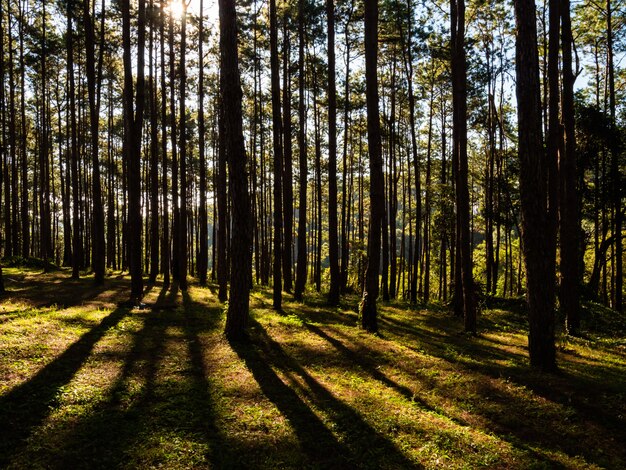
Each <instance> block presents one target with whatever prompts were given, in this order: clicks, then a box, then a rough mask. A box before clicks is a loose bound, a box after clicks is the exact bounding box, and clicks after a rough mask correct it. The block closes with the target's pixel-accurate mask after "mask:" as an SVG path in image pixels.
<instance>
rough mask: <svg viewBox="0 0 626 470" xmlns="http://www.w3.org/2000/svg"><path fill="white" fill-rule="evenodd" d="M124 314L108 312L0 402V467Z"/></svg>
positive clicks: (41, 418)
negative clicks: (98, 322) (94, 325)
mask: <svg viewBox="0 0 626 470" xmlns="http://www.w3.org/2000/svg"><path fill="white" fill-rule="evenodd" d="M127 313H128V310H127V309H121V308H118V309H116V310H114V311H113V312H111V313H110V314H109V315H108V316H106V317H105V318H104V319H102V321H101V322H100V324H99V325H98V326H96V327H94V328H93V329H91V330H90V331H88V332H87V333H85V334H84V335H83V336H81V337H80V339H79V340H78V341H76V342H75V343H73V344H72V345H71V346H70V347H68V348H67V349H66V350H65V351H64V352H63V353H62V354H61V355H60V356H58V357H57V358H56V359H54V360H53V361H52V362H51V363H49V364H48V365H46V366H45V367H44V368H43V369H41V370H40V371H39V372H38V373H37V374H36V375H35V376H33V377H32V378H31V379H29V380H28V381H26V382H24V383H23V384H21V385H18V386H17V387H15V388H13V389H12V390H10V391H9V392H8V393H7V394H6V395H4V396H2V397H1V398H0V423H2V424H1V425H0V467H2V466H3V465H5V464H6V463H7V462H8V461H9V459H10V456H11V455H12V454H14V453H15V452H16V450H17V449H19V448H21V447H22V446H23V444H24V440H25V439H26V438H27V437H28V436H29V435H30V433H31V432H32V430H33V429H34V428H35V427H36V426H38V425H39V424H41V423H42V422H43V421H44V420H45V419H46V417H47V416H48V415H49V414H50V412H51V409H52V408H53V407H54V405H55V396H56V395H57V393H58V391H59V389H60V388H61V387H63V386H64V385H66V384H68V383H69V382H70V380H71V379H72V377H74V375H75V374H76V372H77V371H78V370H79V369H80V367H81V366H82V365H83V364H84V363H85V361H86V360H87V358H88V357H89V355H90V354H91V352H92V350H93V347H94V346H95V344H96V343H97V342H98V341H99V340H100V339H101V338H102V337H103V336H104V335H105V334H106V332H107V331H108V330H110V329H111V328H113V327H115V326H116V325H117V324H118V323H119V322H120V320H122V318H124V316H125V315H126V314H127Z"/></svg>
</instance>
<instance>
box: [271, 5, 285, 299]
mask: <svg viewBox="0 0 626 470" xmlns="http://www.w3.org/2000/svg"><path fill="white" fill-rule="evenodd" d="M270 68H271V71H270V72H271V85H272V134H273V145H274V149H273V152H274V269H273V278H274V279H273V281H274V288H273V292H274V294H273V306H274V309H275V310H280V309H281V308H282V279H281V269H282V253H283V244H282V238H283V212H282V172H283V146H282V138H283V125H282V118H281V115H280V77H279V75H278V74H279V68H280V67H279V64H278V25H277V19H276V0H270Z"/></svg>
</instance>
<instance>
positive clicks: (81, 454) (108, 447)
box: [52, 313, 170, 469]
mask: <svg viewBox="0 0 626 470" xmlns="http://www.w3.org/2000/svg"><path fill="white" fill-rule="evenodd" d="M169 323H170V322H169V319H167V318H165V317H164V316H163V315H160V314H154V313H148V314H146V316H145V320H144V322H143V325H142V328H141V330H139V331H138V332H136V333H135V336H134V341H133V344H132V347H131V349H130V351H129V352H128V353H127V355H126V358H125V362H124V365H123V367H122V370H121V372H120V374H119V375H118V377H117V379H116V380H115V382H114V383H113V385H112V387H111V389H110V390H109V392H108V397H107V399H106V400H105V401H103V402H102V403H98V404H97V405H96V406H95V407H94V408H93V409H91V410H89V413H88V414H86V415H85V416H84V417H82V418H81V419H80V420H79V421H78V422H77V423H76V424H75V425H74V426H73V427H72V429H71V431H70V432H69V433H68V435H66V436H64V443H63V446H62V447H61V448H60V449H57V450H56V452H55V454H56V455H55V456H54V459H52V462H54V468H59V469H64V468H102V469H106V468H115V467H118V466H122V465H123V464H128V462H131V461H132V455H131V454H132V451H133V450H134V448H135V446H136V443H137V441H138V440H139V439H142V438H145V435H142V433H144V432H145V428H146V427H147V426H146V424H145V420H146V419H147V418H149V417H150V416H152V415H153V413H151V412H150V409H151V407H152V406H154V404H155V403H157V401H158V400H159V399H158V397H157V393H156V378H157V375H158V370H159V362H160V359H161V357H162V352H163V343H164V338H165V331H166V328H167V327H168V325H169ZM137 379H139V380H140V381H141V382H142V383H143V386H142V388H141V391H140V392H136V391H135V390H131V389H130V388H129V384H130V383H131V382H134V383H136V382H137Z"/></svg>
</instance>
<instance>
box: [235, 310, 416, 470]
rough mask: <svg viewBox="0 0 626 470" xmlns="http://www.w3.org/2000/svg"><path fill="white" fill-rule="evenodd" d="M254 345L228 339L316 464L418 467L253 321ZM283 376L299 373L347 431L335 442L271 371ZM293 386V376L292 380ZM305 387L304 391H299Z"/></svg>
mask: <svg viewBox="0 0 626 470" xmlns="http://www.w3.org/2000/svg"><path fill="white" fill-rule="evenodd" d="M252 325H253V338H254V340H255V344H241V343H236V342H233V343H231V346H232V348H233V349H234V350H235V351H236V352H237V354H238V355H239V357H240V358H242V359H243V360H244V362H245V363H246V366H247V367H248V368H249V369H250V371H251V372H252V374H253V375H254V378H255V380H256V381H257V382H258V384H259V386H260V387H261V390H262V391H263V393H264V394H265V396H266V397H267V398H268V399H269V400H270V401H272V403H274V404H275V405H276V407H277V408H278V409H279V410H280V411H281V413H282V414H283V415H284V416H285V417H286V418H287V419H288V420H289V422H290V423H291V424H292V426H293V428H294V431H295V432H296V434H297V436H298V439H299V442H300V446H301V448H302V451H303V452H304V453H305V454H306V456H307V457H308V459H309V460H310V462H308V464H309V465H313V466H315V467H319V468H338V469H339V468H341V469H343V468H382V467H386V468H419V465H418V464H417V463H415V462H412V461H410V460H409V459H408V458H407V457H406V456H405V455H404V454H403V453H402V452H401V451H399V450H398V449H397V448H396V447H395V446H394V445H393V443H391V442H390V441H389V440H388V439H387V438H386V437H385V436H384V435H383V434H382V433H380V432H378V431H376V430H375V429H374V428H372V427H371V425H369V424H368V423H367V422H366V421H365V420H364V419H363V417H362V416H361V415H360V414H359V413H358V412H356V411H355V410H354V409H352V408H351V407H350V406H348V405H346V404H344V403H343V402H341V401H340V400H338V399H337V398H336V397H335V396H333V395H332V394H331V393H330V392H329V391H328V390H327V389H326V388H324V387H323V386H322V385H321V384H320V383H319V382H317V381H316V380H315V379H314V378H313V377H311V376H310V375H309V374H308V373H307V372H306V371H305V370H304V369H303V368H302V366H301V365H300V364H299V363H298V362H297V361H296V360H295V359H293V358H292V357H291V356H289V355H288V354H286V353H285V351H284V350H283V349H282V347H281V346H280V344H278V343H277V342H276V341H274V340H273V339H272V338H271V337H270V336H269V335H268V334H267V332H266V331H265V329H264V328H263V327H262V326H261V324H259V323H258V322H256V321H252ZM273 367H275V368H277V369H279V370H281V371H282V372H283V373H284V374H285V375H286V376H288V377H289V376H293V374H296V375H298V376H299V377H300V378H301V379H302V380H303V381H304V383H305V384H306V386H307V387H308V389H309V390H308V391H310V393H309V396H310V397H311V399H312V400H313V402H314V404H315V405H316V406H318V407H319V408H320V409H321V410H323V411H324V412H325V413H326V414H327V415H328V416H329V417H330V419H332V421H334V423H335V425H336V427H337V429H338V430H339V431H340V432H341V433H342V434H344V435H345V436H347V439H346V440H345V443H344V442H340V441H339V440H338V439H337V438H336V437H335V436H334V435H333V433H332V432H330V430H329V429H328V428H327V427H326V426H325V424H324V423H323V422H322V421H321V420H320V418H318V417H317V415H316V414H315V413H313V411H312V410H311V409H310V408H309V406H308V405H307V404H306V403H305V402H304V401H303V400H302V399H301V398H300V397H299V396H298V394H297V393H296V392H295V391H294V389H293V388H292V387H291V386H289V385H286V384H285V383H284V382H283V381H282V380H281V379H280V377H279V376H278V375H277V374H276V372H275V371H274V370H273ZM291 382H292V384H293V386H294V387H295V386H297V385H296V383H297V382H296V381H295V380H292V381H291ZM304 392H307V391H306V390H304Z"/></svg>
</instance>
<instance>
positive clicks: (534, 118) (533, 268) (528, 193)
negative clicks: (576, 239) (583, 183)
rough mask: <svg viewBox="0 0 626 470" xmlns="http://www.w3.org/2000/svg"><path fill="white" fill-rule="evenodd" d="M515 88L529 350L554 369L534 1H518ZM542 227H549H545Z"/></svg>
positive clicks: (549, 242)
mask: <svg viewBox="0 0 626 470" xmlns="http://www.w3.org/2000/svg"><path fill="white" fill-rule="evenodd" d="M515 19H516V25H517V38H516V47H515V50H516V76H517V82H516V90H517V103H518V109H517V115H518V132H519V150H518V151H519V159H520V198H521V209H522V237H523V244H524V258H525V263H526V283H527V294H526V295H527V301H528V317H529V327H530V329H529V336H528V342H529V351H530V363H531V365H532V366H533V367H537V368H539V369H542V370H546V371H551V370H554V369H555V368H556V349H555V344H554V281H555V277H554V276H555V273H554V265H553V264H552V262H551V256H552V254H551V253H550V250H551V249H553V241H552V239H551V238H552V237H553V234H552V233H550V232H549V230H550V228H549V227H550V225H549V220H548V207H547V201H548V190H549V187H548V168H546V153H545V151H544V147H543V136H542V124H541V94H540V93H541V91H540V84H539V57H538V52H537V24H536V17H535V3H534V1H532V0H516V1H515ZM540 227H545V229H544V230H541V229H540Z"/></svg>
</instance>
